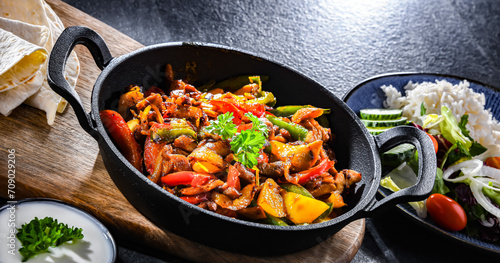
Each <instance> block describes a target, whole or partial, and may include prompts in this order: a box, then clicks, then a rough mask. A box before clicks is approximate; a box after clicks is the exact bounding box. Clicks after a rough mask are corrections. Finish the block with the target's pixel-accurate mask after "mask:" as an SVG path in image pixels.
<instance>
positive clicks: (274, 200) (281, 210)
mask: <svg viewBox="0 0 500 263" xmlns="http://www.w3.org/2000/svg"><path fill="white" fill-rule="evenodd" d="M257 205H259V206H260V207H262V209H264V211H266V213H268V214H270V215H272V216H275V217H284V216H286V212H285V207H284V206H283V198H282V197H281V194H280V187H279V185H278V184H277V183H276V182H275V181H274V180H273V179H271V178H268V179H267V180H266V181H265V182H264V184H263V185H262V190H260V193H259V197H258V198H257Z"/></svg>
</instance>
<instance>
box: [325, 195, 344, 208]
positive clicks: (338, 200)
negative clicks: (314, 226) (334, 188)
mask: <svg viewBox="0 0 500 263" xmlns="http://www.w3.org/2000/svg"><path fill="white" fill-rule="evenodd" d="M325 201H326V202H327V203H330V204H332V208H341V207H343V206H346V205H347V204H346V203H344V198H343V197H342V195H341V194H340V193H339V192H332V193H331V194H330V196H329V197H328V199H326V200H325Z"/></svg>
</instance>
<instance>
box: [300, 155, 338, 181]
mask: <svg viewBox="0 0 500 263" xmlns="http://www.w3.org/2000/svg"><path fill="white" fill-rule="evenodd" d="M334 163H335V162H332V161H330V160H329V159H328V158H325V159H323V160H321V162H320V163H319V164H318V165H316V166H314V167H312V168H310V169H308V170H305V171H302V172H299V173H296V174H295V176H294V177H298V184H300V185H303V184H306V183H307V182H309V181H311V180H312V179H313V178H315V177H317V176H318V175H320V174H322V173H324V172H326V171H328V169H330V168H331V167H332V166H333V164H334Z"/></svg>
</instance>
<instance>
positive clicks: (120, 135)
mask: <svg viewBox="0 0 500 263" xmlns="http://www.w3.org/2000/svg"><path fill="white" fill-rule="evenodd" d="M99 115H100V116H101V120H102V124H103V125H104V126H105V127H106V128H107V129H108V131H109V134H110V135H111V137H112V138H113V140H114V141H115V142H116V144H117V145H118V148H119V149H120V152H121V153H122V154H123V156H125V159H127V160H128V161H129V162H130V163H131V164H132V165H133V166H134V167H135V168H136V169H137V170H139V171H140V172H141V173H142V156H141V147H140V146H139V144H138V143H137V141H136V140H135V138H134V135H133V134H132V132H131V131H130V129H129V127H128V125H127V123H126V122H125V120H124V119H123V117H122V116H121V115H120V113H118V112H116V111H113V110H102V111H100V112H99Z"/></svg>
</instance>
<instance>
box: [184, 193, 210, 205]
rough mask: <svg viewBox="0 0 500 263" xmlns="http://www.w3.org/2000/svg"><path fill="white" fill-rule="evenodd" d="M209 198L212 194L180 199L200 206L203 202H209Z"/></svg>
mask: <svg viewBox="0 0 500 263" xmlns="http://www.w3.org/2000/svg"><path fill="white" fill-rule="evenodd" d="M209 196H210V194H209V193H208V192H207V193H201V194H197V195H191V196H181V197H180V199H182V200H184V201H186V202H188V203H191V204H193V205H196V204H199V203H201V202H203V201H207V200H208V197H209Z"/></svg>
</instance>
